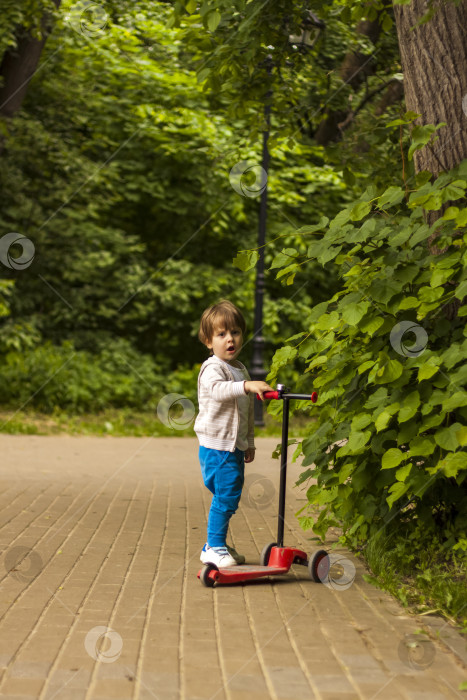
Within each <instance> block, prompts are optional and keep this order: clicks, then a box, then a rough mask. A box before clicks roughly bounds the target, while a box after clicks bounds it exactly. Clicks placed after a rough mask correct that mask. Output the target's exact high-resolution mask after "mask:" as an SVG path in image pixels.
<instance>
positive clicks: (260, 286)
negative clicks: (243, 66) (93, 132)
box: [251, 10, 326, 426]
mask: <svg viewBox="0 0 467 700" xmlns="http://www.w3.org/2000/svg"><path fill="white" fill-rule="evenodd" d="M325 27H326V25H325V23H324V22H323V21H322V20H320V19H319V17H317V16H316V15H315V14H314V13H313V12H312V11H311V10H308V11H307V13H306V16H305V17H304V19H303V23H302V27H301V29H302V32H301V34H300V35H298V36H295V35H291V36H289V38H288V40H289V43H290V44H292V45H293V46H294V47H295V48H298V49H299V50H300V51H302V52H306V51H307V50H309V49H312V48H313V47H314V45H315V44H316V42H317V40H318V38H319V36H320V34H321V31H322V30H323V29H325ZM272 65H273V60H272V56H271V55H269V56H267V58H266V71H267V74H268V82H269V80H270V77H271V73H272ZM271 98H272V90H271V89H269V90H268V92H267V93H266V101H265V104H264V122H265V130H264V131H263V155H262V163H261V167H262V173H261V174H262V178H264V181H265V184H264V187H263V189H262V191H261V200H260V207H259V224H258V251H259V258H258V263H257V265H256V282H255V320H254V327H253V356H252V361H251V375H252V377H253V379H255V380H260V381H264V380H265V378H266V376H267V371H266V370H265V369H264V363H263V349H264V338H263V335H262V329H263V301H264V244H265V241H266V217H267V206H268V173H269V149H268V140H269V131H270V126H271ZM255 425H257V426H263V425H264V418H263V402H262V401H255Z"/></svg>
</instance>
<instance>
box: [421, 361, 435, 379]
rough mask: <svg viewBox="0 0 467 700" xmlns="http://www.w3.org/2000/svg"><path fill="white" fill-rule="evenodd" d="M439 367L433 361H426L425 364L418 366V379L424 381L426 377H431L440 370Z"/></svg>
mask: <svg viewBox="0 0 467 700" xmlns="http://www.w3.org/2000/svg"><path fill="white" fill-rule="evenodd" d="M438 369H439V368H438V367H436V365H433V364H431V363H428V362H426V363H425V364H424V365H422V366H421V367H419V368H418V381H419V382H422V381H423V380H424V379H430V377H432V376H433V375H434V374H436V372H437V371H438Z"/></svg>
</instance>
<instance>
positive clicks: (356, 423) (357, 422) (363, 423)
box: [350, 413, 371, 432]
mask: <svg viewBox="0 0 467 700" xmlns="http://www.w3.org/2000/svg"><path fill="white" fill-rule="evenodd" d="M370 423H371V416H370V414H369V413H359V414H358V415H356V416H354V417H353V418H352V423H351V426H350V427H351V430H352V432H354V431H359V430H362V429H363V428H366V427H367V425H369V424H370Z"/></svg>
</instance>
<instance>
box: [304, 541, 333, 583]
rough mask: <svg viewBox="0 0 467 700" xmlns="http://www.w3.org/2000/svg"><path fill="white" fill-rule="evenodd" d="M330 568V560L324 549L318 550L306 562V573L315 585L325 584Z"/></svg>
mask: <svg viewBox="0 0 467 700" xmlns="http://www.w3.org/2000/svg"><path fill="white" fill-rule="evenodd" d="M330 568H331V560H330V558H329V554H328V553H327V552H326V550H325V549H318V551H317V552H315V553H314V554H313V556H312V557H311V559H310V560H309V562H308V572H309V574H310V578H311V580H312V581H314V582H315V583H325V581H326V580H327V578H328V575H329V569H330Z"/></svg>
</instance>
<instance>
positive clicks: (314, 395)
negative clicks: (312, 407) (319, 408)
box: [310, 391, 318, 403]
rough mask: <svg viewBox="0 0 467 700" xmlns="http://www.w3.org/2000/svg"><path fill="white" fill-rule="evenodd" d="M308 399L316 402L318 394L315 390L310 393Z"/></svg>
mask: <svg viewBox="0 0 467 700" xmlns="http://www.w3.org/2000/svg"><path fill="white" fill-rule="evenodd" d="M310 399H311V400H312V401H313V403H316V402H317V400H318V394H317V393H316V391H314V392H313V393H312V395H311V396H310Z"/></svg>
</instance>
